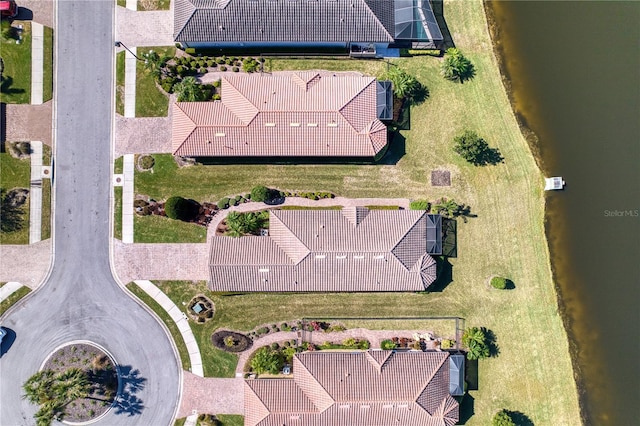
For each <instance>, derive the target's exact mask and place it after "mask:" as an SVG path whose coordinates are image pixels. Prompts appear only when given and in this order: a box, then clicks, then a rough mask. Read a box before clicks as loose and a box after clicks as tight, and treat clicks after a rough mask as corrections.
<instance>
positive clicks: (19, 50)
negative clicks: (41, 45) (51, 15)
mask: <svg viewBox="0 0 640 426" xmlns="http://www.w3.org/2000/svg"><path fill="white" fill-rule="evenodd" d="M17 25H22V26H23V31H22V41H21V42H20V44H16V41H15V40H5V39H4V38H0V51H2V59H3V60H4V73H3V76H4V80H3V81H2V83H1V84H0V88H1V89H0V102H5V103H8V104H28V103H31V22H28V21H13V26H14V27H16V26H17Z"/></svg>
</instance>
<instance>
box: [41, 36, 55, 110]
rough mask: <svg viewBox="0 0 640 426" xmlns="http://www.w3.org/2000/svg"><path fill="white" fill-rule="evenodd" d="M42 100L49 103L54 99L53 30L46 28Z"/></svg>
mask: <svg viewBox="0 0 640 426" xmlns="http://www.w3.org/2000/svg"><path fill="white" fill-rule="evenodd" d="M43 61H44V62H43V65H44V68H43V73H44V74H43V83H42V84H43V86H42V91H43V92H42V100H43V101H44V102H47V101H49V100H51V98H52V97H53V29H52V28H50V27H44V54H43Z"/></svg>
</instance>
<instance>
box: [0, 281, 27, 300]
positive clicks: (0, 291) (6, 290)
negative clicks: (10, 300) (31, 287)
mask: <svg viewBox="0 0 640 426" xmlns="http://www.w3.org/2000/svg"><path fill="white" fill-rule="evenodd" d="M20 287H22V284H20V283H19V282H16V281H9V282H8V283H6V284H5V285H3V286H2V287H0V302H2V301H3V300H5V299H6V298H7V297H9V296H11V295H12V294H13V293H14V292H16V291H17V290H18V289H19V288H20Z"/></svg>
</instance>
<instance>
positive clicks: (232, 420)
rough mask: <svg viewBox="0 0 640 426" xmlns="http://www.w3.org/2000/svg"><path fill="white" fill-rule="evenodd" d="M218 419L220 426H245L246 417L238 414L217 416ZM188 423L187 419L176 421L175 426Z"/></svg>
mask: <svg viewBox="0 0 640 426" xmlns="http://www.w3.org/2000/svg"><path fill="white" fill-rule="evenodd" d="M216 417H217V418H218V420H220V423H219V424H220V426H244V416H239V415H236V414H216ZM186 421H187V418H186V417H183V418H181V419H176V421H175V422H174V423H173V426H183V425H184V422H186ZM196 426H201V423H200V422H197V423H196Z"/></svg>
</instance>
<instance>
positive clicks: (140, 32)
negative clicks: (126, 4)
mask: <svg viewBox="0 0 640 426" xmlns="http://www.w3.org/2000/svg"><path fill="white" fill-rule="evenodd" d="M115 33H116V40H120V41H122V42H123V43H124V44H126V45H127V46H128V47H129V48H131V46H173V45H174V40H173V11H172V10H157V11H149V12H135V11H133V10H129V9H128V8H122V7H118V8H116V31H115ZM131 50H133V49H131Z"/></svg>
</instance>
